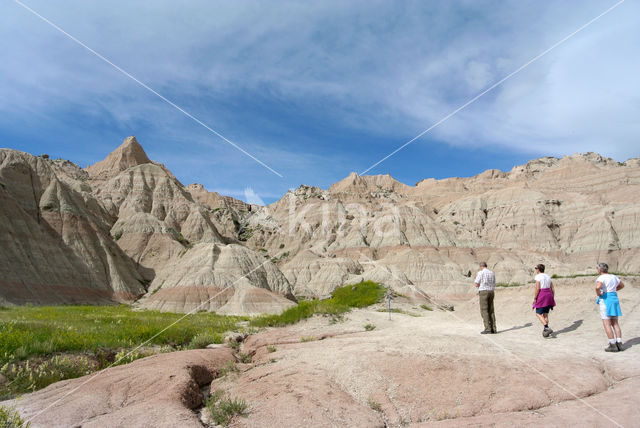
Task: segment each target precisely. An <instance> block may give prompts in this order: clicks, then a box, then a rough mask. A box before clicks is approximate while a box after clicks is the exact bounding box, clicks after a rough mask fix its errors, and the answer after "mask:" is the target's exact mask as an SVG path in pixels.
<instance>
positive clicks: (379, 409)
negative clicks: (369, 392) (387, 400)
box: [367, 399, 382, 412]
mask: <svg viewBox="0 0 640 428" xmlns="http://www.w3.org/2000/svg"><path fill="white" fill-rule="evenodd" d="M367 404H368V405H369V407H371V410H374V411H376V412H382V406H381V405H380V403H378V402H377V401H374V400H371V399H369V401H367Z"/></svg>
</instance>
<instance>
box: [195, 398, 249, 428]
mask: <svg viewBox="0 0 640 428" xmlns="http://www.w3.org/2000/svg"><path fill="white" fill-rule="evenodd" d="M206 406H207V409H208V410H209V413H210V414H211V418H212V419H213V421H214V422H215V423H216V424H217V425H222V426H227V425H229V423H230V422H231V421H232V420H233V418H234V417H236V416H242V417H246V416H247V415H248V412H247V409H248V408H249V406H248V405H247V403H246V401H244V400H243V399H241V398H228V397H224V392H223V391H221V390H217V391H215V392H213V393H212V394H211V396H210V397H209V398H208V399H207V402H206Z"/></svg>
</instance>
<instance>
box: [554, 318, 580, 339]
mask: <svg viewBox="0 0 640 428" xmlns="http://www.w3.org/2000/svg"><path fill="white" fill-rule="evenodd" d="M582 322H583V321H582V320H577V321H574V322H573V324H571V325H570V326H569V327H565V328H563V329H562V330H557V331H554V332H553V333H551V337H554V338H555V337H556V336H558V335H559V334H564V333H569V332H570V331H575V330H577V329H578V328H579V327H580V326H581V325H582Z"/></svg>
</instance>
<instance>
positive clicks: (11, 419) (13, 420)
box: [0, 406, 31, 428]
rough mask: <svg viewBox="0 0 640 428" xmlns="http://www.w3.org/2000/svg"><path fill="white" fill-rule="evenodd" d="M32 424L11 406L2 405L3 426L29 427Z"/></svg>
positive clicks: (1, 423)
mask: <svg viewBox="0 0 640 428" xmlns="http://www.w3.org/2000/svg"><path fill="white" fill-rule="evenodd" d="M29 426H31V424H30V423H29V422H26V423H25V421H24V420H23V419H22V418H21V417H20V414H19V413H18V411H17V410H15V409H13V408H11V407H5V406H0V427H2V428H28V427H29Z"/></svg>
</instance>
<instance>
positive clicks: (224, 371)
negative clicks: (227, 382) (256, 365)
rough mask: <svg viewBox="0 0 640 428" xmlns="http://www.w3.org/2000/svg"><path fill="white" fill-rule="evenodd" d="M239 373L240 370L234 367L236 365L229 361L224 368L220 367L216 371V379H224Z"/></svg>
mask: <svg viewBox="0 0 640 428" xmlns="http://www.w3.org/2000/svg"><path fill="white" fill-rule="evenodd" d="M239 371H240V369H238V366H236V363H233V362H231V361H229V362H228V363H227V364H226V365H225V366H224V367H222V368H221V369H220V370H219V371H218V377H224V376H227V375H228V374H230V373H238V372H239Z"/></svg>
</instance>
